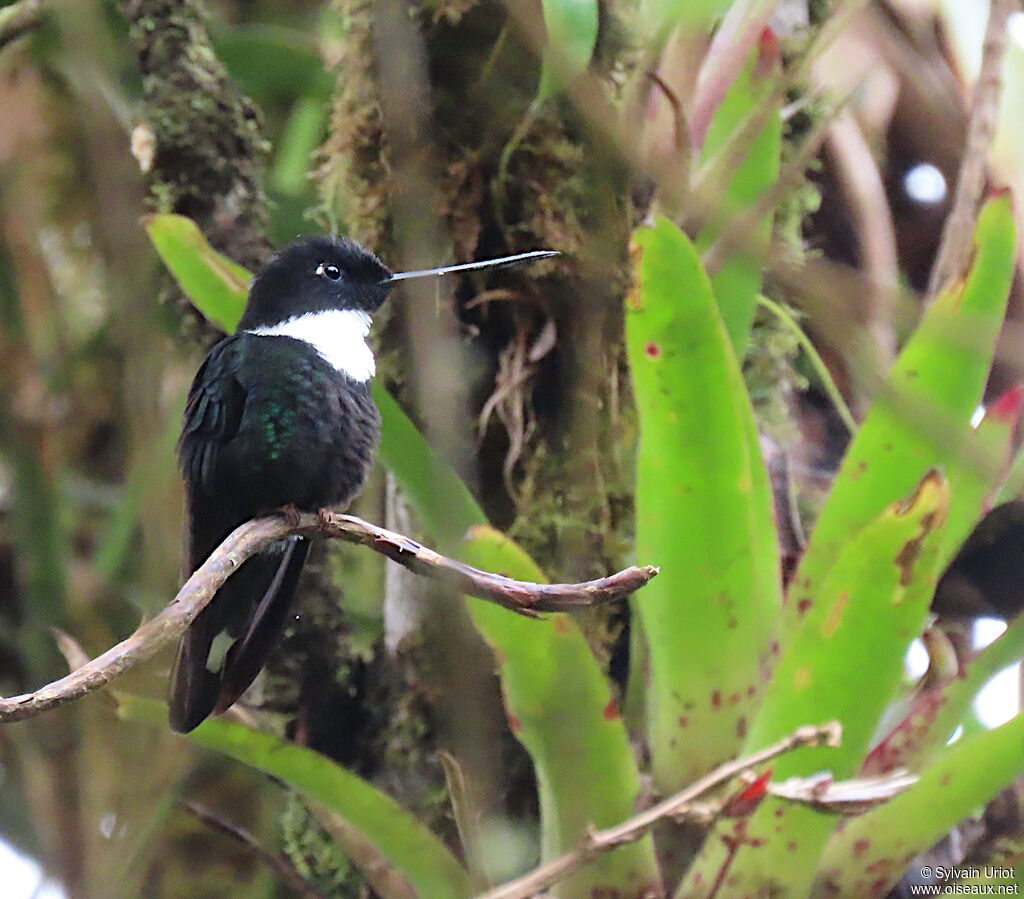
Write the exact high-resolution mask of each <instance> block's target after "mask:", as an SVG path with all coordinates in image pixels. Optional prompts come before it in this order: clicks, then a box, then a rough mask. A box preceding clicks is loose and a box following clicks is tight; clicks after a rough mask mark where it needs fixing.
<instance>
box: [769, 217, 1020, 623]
mask: <svg viewBox="0 0 1024 899" xmlns="http://www.w3.org/2000/svg"><path fill="white" fill-rule="evenodd" d="M974 242H975V255H974V262H973V264H972V266H971V270H970V272H969V274H968V276H967V278H966V280H965V281H963V282H961V283H960V284H957V285H954V286H953V287H952V289H950V290H948V291H947V292H945V293H944V294H942V295H940V296H939V298H938V299H937V300H936V301H935V302H934V303H933V304H932V305H931V307H930V308H929V309H928V310H927V312H926V313H925V315H924V318H923V319H922V321H921V324H920V325H919V326H918V328H917V330H916V331H915V333H914V335H913V336H912V337H911V338H910V340H909V341H908V343H907V345H906V347H905V348H904V350H903V352H902V353H901V354H900V357H899V359H898V360H897V361H896V363H895V365H894V366H893V368H892V371H891V372H890V373H889V376H888V379H887V381H886V383H885V386H884V389H883V391H882V394H881V396H880V397H879V399H877V400H876V402H875V403H874V405H873V406H872V407H871V410H870V412H869V413H868V415H867V417H866V419H865V420H864V423H863V425H862V426H861V428H860V430H859V431H858V433H857V436H856V437H855V438H854V440H853V442H852V444H851V445H850V448H849V450H848V451H847V453H846V457H845V458H844V460H843V464H842V467H841V468H840V471H839V474H838V476H837V478H836V481H835V484H834V485H833V487H832V491H831V492H830V494H829V497H828V500H827V501H826V503H825V507H824V509H822V512H821V515H820V517H819V518H818V522H817V524H816V525H815V528H814V533H813V534H812V536H811V542H810V545H809V546H808V548H807V551H806V552H805V553H804V556H803V558H802V560H801V562H800V566H799V568H798V570H797V573H796V575H795V576H794V579H793V582H792V586H791V587H790V591H789V600H788V601H787V603H786V608H785V610H784V612H783V640H785V638H786V635H787V634H789V633H792V631H793V630H794V629H795V628H796V626H797V625H798V623H799V618H800V617H801V615H803V614H805V613H806V612H807V611H808V610H809V609H810V608H811V607H812V605H813V601H814V594H815V592H816V591H817V588H818V583H819V582H820V580H821V578H822V577H823V576H824V574H825V572H826V571H827V570H828V568H829V567H830V566H831V565H832V563H833V562H834V560H835V558H836V555H837V553H838V552H839V550H840V549H841V547H842V546H843V545H844V543H845V542H846V540H847V539H848V538H849V536H850V534H852V533H854V532H855V531H856V530H858V529H859V528H861V527H863V526H864V525H865V524H867V523H868V522H869V521H871V520H872V518H874V517H875V516H877V515H878V514H879V513H880V512H881V511H882V510H883V509H884V508H885V507H886V506H887V505H889V504H890V503H892V502H894V501H895V500H896V499H897V498H899V497H900V496H906V495H907V494H908V493H909V492H910V491H911V490H912V489H913V488H914V485H915V484H917V483H918V482H919V481H920V480H921V478H922V476H923V475H924V473H925V472H926V471H928V470H929V469H932V468H942V469H944V470H945V471H946V473H947V475H948V476H949V478H950V481H951V482H956V481H957V480H959V478H960V477H961V476H960V475H959V474H958V473H957V472H958V471H959V470H960V469H961V468H962V467H963V466H970V465H976V464H977V458H978V456H977V453H976V452H974V451H972V447H974V446H976V444H977V441H978V438H977V435H975V434H974V433H973V431H972V430H971V426H970V420H971V416H972V414H973V413H974V410H975V409H976V408H977V406H978V403H979V402H980V401H981V397H982V393H983V391H984V388H985V382H986V381H987V379H988V372H989V369H990V367H991V365H992V357H993V354H994V352H995V341H996V337H997V335H998V334H999V331H1000V329H1001V327H1002V322H1003V316H1004V314H1005V311H1006V301H1007V297H1008V295H1009V290H1010V279H1011V277H1012V275H1013V266H1014V259H1015V246H1016V232H1015V228H1014V222H1013V212H1012V210H1011V208H1010V202H1009V200H1008V199H1007V198H1005V197H1002V198H998V199H995V200H992V201H990V202H989V203H987V204H986V206H985V208H984V209H983V210H982V213H981V217H980V218H979V220H978V225H977V228H976V230H975V236H974ZM954 502H955V503H958V502H959V498H958V497H956V496H954ZM955 517H956V521H957V522H958V527H959V528H961V529H962V528H963V527H964V521H965V520H966V518H967V517H969V516H961V515H960V514H959V513H957V515H956V516H955ZM950 534H951V537H952V528H951V529H950ZM965 536H966V533H961V534H960V539H963V537H965ZM949 546H955V541H951V543H950V544H949ZM946 551H947V552H948V551H949V549H948V546H947V550H946Z"/></svg>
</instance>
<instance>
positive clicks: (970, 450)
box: [940, 387, 1024, 567]
mask: <svg viewBox="0 0 1024 899" xmlns="http://www.w3.org/2000/svg"><path fill="white" fill-rule="evenodd" d="M1022 397H1024V388H1020V387H1015V388H1014V389H1013V390H1010V391H1008V392H1007V393H1004V394H1003V395H1002V396H1001V397H999V398H998V399H996V400H995V401H993V402H992V403H990V404H989V406H988V408H987V409H986V410H985V416H984V418H982V420H981V421H980V422H979V424H978V427H977V428H976V429H974V431H973V432H972V433H968V434H967V436H966V437H965V440H964V448H963V456H962V458H961V459H960V460H959V464H956V465H954V466H953V467H951V468H950V469H949V472H948V473H949V488H950V493H951V494H952V502H951V503H950V508H949V519H948V521H947V522H946V536H945V538H944V540H943V545H942V553H941V559H940V561H941V564H942V565H943V567H945V566H946V564H948V563H949V562H950V561H952V559H953V557H954V556H955V555H956V553H957V552H958V551H959V549H960V547H961V546H962V545H963V542H964V540H966V539H967V537H968V536H969V535H970V533H971V531H972V530H973V529H974V526H975V525H976V524H977V523H978V520H979V519H980V518H981V516H982V515H983V514H984V513H985V510H986V508H991V506H990V503H991V502H992V498H993V497H994V496H995V494H996V492H997V490H998V488H999V485H1000V483H1001V482H1002V481H1003V480H1004V479H1005V477H1006V476H1007V473H1008V469H1009V466H1010V454H1011V452H1012V450H1013V440H1014V436H1015V435H1016V433H1017V424H1018V422H1019V421H1020V411H1021V399H1022Z"/></svg>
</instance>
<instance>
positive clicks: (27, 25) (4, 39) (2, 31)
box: [0, 0, 50, 48]
mask: <svg viewBox="0 0 1024 899" xmlns="http://www.w3.org/2000/svg"><path fill="white" fill-rule="evenodd" d="M49 14H50V13H49V9H47V6H46V4H45V3H44V2H43V0H21V2H20V3H12V4H11V5H10V6H5V7H4V8H3V9H0V48H3V47H6V46H7V45H8V44H9V43H11V42H12V41H16V40H17V39H18V38H19V37H21V36H22V35H25V34H28V33H29V32H30V31H35V29H36V28H38V27H39V26H40V25H42V24H43V22H45V21H46V17H47V16H48V15H49Z"/></svg>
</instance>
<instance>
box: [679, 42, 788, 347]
mask: <svg viewBox="0 0 1024 899" xmlns="http://www.w3.org/2000/svg"><path fill="white" fill-rule="evenodd" d="M778 75H779V66H778V48H777V46H776V45H775V44H774V40H773V42H772V43H770V44H769V45H768V46H767V47H766V46H764V45H763V44H762V45H761V46H759V47H758V48H757V49H756V50H754V52H753V53H752V54H751V60H750V62H749V63H748V65H747V66H746V67H745V68H744V70H743V71H742V72H741V73H740V75H739V77H738V78H737V79H736V80H735V81H734V82H733V84H732V86H731V87H730V88H729V91H728V93H727V94H726V95H725V99H724V100H723V101H722V104H721V106H719V107H718V110H717V111H716V112H715V115H714V118H713V119H712V120H711V125H710V127H709V128H708V133H707V136H706V137H705V139H704V145H703V147H702V148H701V160H702V164H703V166H704V167H705V169H706V170H707V169H713V168H714V167H715V166H716V162H718V161H719V160H720V158H724V157H725V156H729V155H731V154H732V153H733V152H734V151H735V147H734V146H733V144H734V139H735V137H736V134H737V131H738V130H739V129H742V127H743V125H744V124H745V123H746V121H747V120H748V118H749V117H750V116H751V115H753V114H755V111H756V114H758V115H759V114H761V107H762V106H763V105H764V104H765V103H766V102H767V101H768V100H769V99H771V96H772V92H773V88H774V82H775V80H776V79H777V78H778ZM781 150H782V116H781V114H780V112H779V111H776V112H774V113H773V115H772V116H771V117H770V118H769V119H768V121H767V123H766V124H765V126H764V128H763V129H762V130H761V132H760V134H758V135H757V137H755V139H754V140H753V141H752V142H751V143H750V145H749V146H748V147H746V148H745V150H744V155H743V156H742V158H741V159H740V162H739V165H737V166H736V167H735V168H734V169H733V170H732V171H723V172H722V173H721V177H722V178H723V179H724V183H722V184H720V185H715V186H714V187H715V196H716V197H717V198H718V200H716V204H717V205H718V209H717V211H716V219H717V220H719V221H722V222H724V223H725V224H724V227H717V228H716V227H715V225H714V224H713V223H712V224H709V225H707V226H706V227H705V228H704V229H703V230H702V231H701V233H700V234H699V235H698V236H697V248H698V249H699V250H701V251H702V252H703V251H704V250H705V249H706V248H707V247H709V246H710V245H711V244H712V243H714V242H715V240H716V239H717V238H718V237H719V236H720V235H721V233H722V232H723V230H724V231H728V229H729V227H730V225H734V224H735V223H736V222H737V221H741V220H742V218H743V216H744V215H745V214H747V213H749V212H750V210H751V209H752V208H753V207H754V206H755V205H756V204H757V202H758V201H759V200H760V198H761V197H762V196H763V195H764V194H765V193H766V192H767V191H768V190H769V189H770V188H771V187H772V185H774V184H775V182H776V181H777V180H778V177H779V155H780V153H781ZM771 222H772V213H771V212H768V213H767V214H766V215H765V216H764V217H763V218H762V219H761V221H760V222H759V223H758V225H757V227H756V229H754V230H753V231H752V232H751V234H750V235H749V237H748V238H747V239H746V241H744V246H743V248H742V249H737V250H735V251H734V252H733V253H732V254H731V255H730V256H729V257H728V258H727V259H726V260H725V262H724V263H723V265H722V267H721V269H720V270H719V271H718V272H716V273H715V275H714V276H713V277H712V278H711V286H712V289H713V290H714V293H715V299H717V300H718V308H719V311H720V312H721V314H722V319H723V321H724V322H725V328H726V330H727V331H728V332H729V338H730V340H732V347H733V351H734V352H735V353H736V355H737V357H739V358H740V359H742V358H743V356H744V353H745V351H746V346H747V339H748V337H749V335H750V326H751V324H752V323H753V321H754V311H755V309H756V308H757V298H758V295H759V294H760V292H761V260H762V256H763V254H762V252H759V251H758V250H756V249H755V250H754V251H753V252H751V251H750V248H749V245H751V244H753V245H754V246H755V247H763V246H764V245H765V244H766V242H767V240H768V235H769V233H770V231H771Z"/></svg>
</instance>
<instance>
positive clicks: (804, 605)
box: [796, 596, 814, 615]
mask: <svg viewBox="0 0 1024 899" xmlns="http://www.w3.org/2000/svg"><path fill="white" fill-rule="evenodd" d="M812 605H814V603H812V602H811V601H810V600H809V599H808V598H807V597H806V596H805V597H804V598H803V599H801V600H800V602H798V603H797V604H796V610H797V611H798V612H799V613H800V614H801V615H806V614H807V612H808V610H809V609H810V608H811V606H812Z"/></svg>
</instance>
